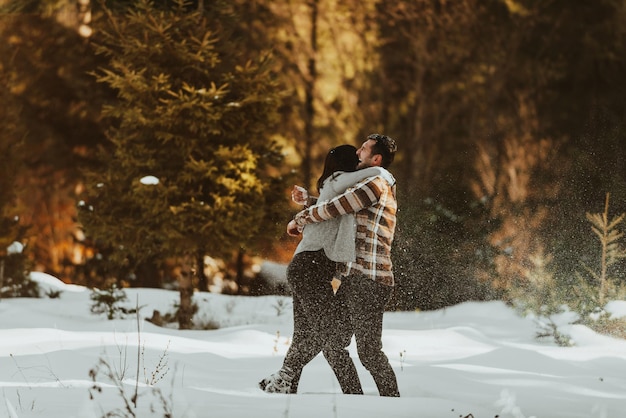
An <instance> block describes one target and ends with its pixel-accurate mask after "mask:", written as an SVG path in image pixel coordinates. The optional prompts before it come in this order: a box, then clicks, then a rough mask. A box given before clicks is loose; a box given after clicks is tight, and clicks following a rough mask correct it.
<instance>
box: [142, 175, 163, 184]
mask: <svg viewBox="0 0 626 418" xmlns="http://www.w3.org/2000/svg"><path fill="white" fill-rule="evenodd" d="M139 182H140V183H141V184H145V185H147V186H154V185H155V184H159V179H158V178H156V177H154V176H145V177H142V178H141V180H139Z"/></svg>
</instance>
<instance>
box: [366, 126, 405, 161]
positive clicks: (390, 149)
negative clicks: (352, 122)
mask: <svg viewBox="0 0 626 418" xmlns="http://www.w3.org/2000/svg"><path fill="white" fill-rule="evenodd" d="M367 139H371V140H374V141H376V144H374V146H373V147H372V154H374V155H376V154H380V155H381V156H382V157H383V160H382V163H381V166H382V167H383V168H389V166H390V165H391V163H392V162H393V159H394V158H395V156H396V151H397V150H398V146H397V145H396V141H395V140H394V139H393V138H391V137H389V136H387V135H380V134H372V135H369V136H368V137H367Z"/></svg>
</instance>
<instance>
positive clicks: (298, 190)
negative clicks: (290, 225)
mask: <svg viewBox="0 0 626 418" xmlns="http://www.w3.org/2000/svg"><path fill="white" fill-rule="evenodd" d="M308 199H309V192H307V191H306V189H305V188H304V187H300V186H293V190H292V191H291V200H293V201H294V202H296V203H297V204H298V205H303V206H304V205H306V204H307V201H308Z"/></svg>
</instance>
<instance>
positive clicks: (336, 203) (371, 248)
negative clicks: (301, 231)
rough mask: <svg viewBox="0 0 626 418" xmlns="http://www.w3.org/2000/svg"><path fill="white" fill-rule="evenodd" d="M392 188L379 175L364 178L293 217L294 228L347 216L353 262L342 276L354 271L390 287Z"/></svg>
mask: <svg viewBox="0 0 626 418" xmlns="http://www.w3.org/2000/svg"><path fill="white" fill-rule="evenodd" d="M396 211H397V202H396V191H395V185H394V186H390V185H389V183H388V182H387V181H386V180H385V179H383V178H382V177H380V176H376V177H370V178H368V179H365V180H363V181H361V182H359V183H357V184H355V185H354V186H353V187H351V188H349V189H348V190H346V192H345V193H343V194H341V195H339V196H336V197H334V198H333V199H331V200H329V201H327V202H318V203H317V204H316V205H314V206H311V207H309V208H307V209H304V210H303V211H301V212H299V213H298V214H296V216H295V218H294V220H295V221H296V223H297V224H298V225H301V226H304V225H306V224H310V223H318V222H323V221H326V220H328V219H332V218H337V217H339V216H342V215H345V214H347V213H354V214H355V218H356V227H357V230H356V261H355V262H353V263H348V264H346V265H345V266H344V267H345V268H344V271H343V274H344V275H348V274H350V273H351V272H352V271H353V270H356V271H358V272H360V273H362V274H363V275H365V276H366V277H369V278H371V279H373V280H375V281H377V282H379V283H381V284H384V285H388V286H393V285H394V279H393V271H392V263H391V243H392V241H393V236H394V231H395V228H396Z"/></svg>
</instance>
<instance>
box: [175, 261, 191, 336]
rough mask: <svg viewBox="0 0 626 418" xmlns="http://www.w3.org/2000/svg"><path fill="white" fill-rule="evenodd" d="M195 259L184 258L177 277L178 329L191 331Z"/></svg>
mask: <svg viewBox="0 0 626 418" xmlns="http://www.w3.org/2000/svg"><path fill="white" fill-rule="evenodd" d="M194 259H195V257H191V256H189V255H186V256H184V257H183V258H182V259H181V262H180V267H179V269H180V272H179V274H178V275H177V280H178V291H179V293H180V306H179V307H178V328H179V329H191V326H192V324H193V315H194V313H195V306H194V304H193V263H194Z"/></svg>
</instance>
